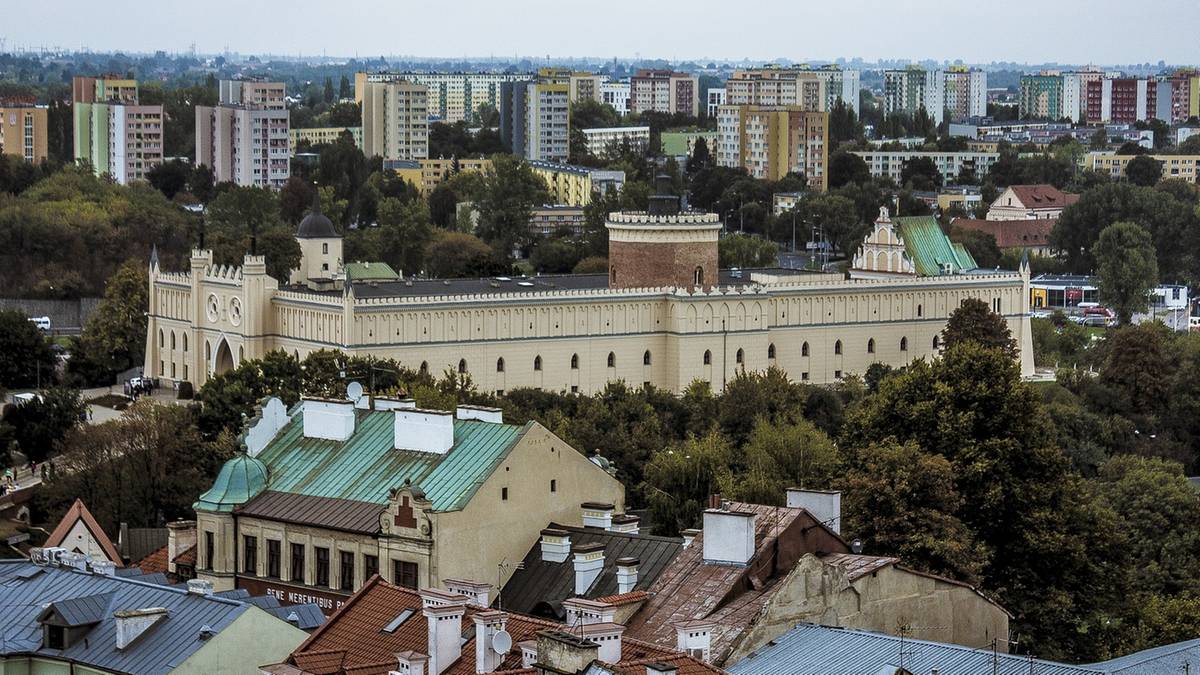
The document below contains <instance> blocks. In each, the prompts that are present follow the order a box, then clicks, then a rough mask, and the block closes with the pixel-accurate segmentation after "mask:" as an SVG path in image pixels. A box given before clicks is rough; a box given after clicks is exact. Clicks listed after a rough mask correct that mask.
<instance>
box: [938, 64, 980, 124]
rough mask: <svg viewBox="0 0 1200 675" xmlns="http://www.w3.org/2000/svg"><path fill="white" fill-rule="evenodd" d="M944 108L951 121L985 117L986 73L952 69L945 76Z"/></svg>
mask: <svg viewBox="0 0 1200 675" xmlns="http://www.w3.org/2000/svg"><path fill="white" fill-rule="evenodd" d="M944 96H945V107H946V110H947V111H949V113H950V118H951V119H952V120H963V119H967V118H971V117H984V116H986V115H987V73H985V72H983V71H982V70H978V69H968V68H964V67H954V68H951V69H949V70H947V71H946V75H945V95H944Z"/></svg>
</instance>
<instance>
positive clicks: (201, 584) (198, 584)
mask: <svg viewBox="0 0 1200 675" xmlns="http://www.w3.org/2000/svg"><path fill="white" fill-rule="evenodd" d="M187 592H188V593H191V594H192V595H205V596H208V595H212V594H213V585H212V582H211V581H208V580H207V579H188V582H187Z"/></svg>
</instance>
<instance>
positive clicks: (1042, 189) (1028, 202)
mask: <svg viewBox="0 0 1200 675" xmlns="http://www.w3.org/2000/svg"><path fill="white" fill-rule="evenodd" d="M1008 189H1010V190H1012V191H1013V194H1015V195H1016V196H1017V199H1019V200H1020V201H1021V204H1023V205H1024V206H1025V208H1029V209H1061V208H1063V207H1066V206H1069V205H1071V204H1074V203H1075V202H1077V201H1079V195H1076V194H1068V193H1065V192H1063V191H1062V190H1059V189H1058V188H1056V187H1054V186H1053V185H1010V186H1008Z"/></svg>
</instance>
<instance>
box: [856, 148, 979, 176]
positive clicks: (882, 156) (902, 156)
mask: <svg viewBox="0 0 1200 675" xmlns="http://www.w3.org/2000/svg"><path fill="white" fill-rule="evenodd" d="M854 154H856V155H858V156H859V157H861V158H862V159H863V161H865V162H866V163H867V168H868V169H869V170H870V171H871V175H872V176H874V177H880V178H891V179H892V180H894V181H896V182H897V183H899V182H900V173H901V172H902V171H903V170H904V165H905V164H906V163H908V162H909V161H910V160H913V159H916V158H918V157H928V158H929V159H931V160H933V163H934V165H936V166H937V168H938V171H939V172H941V174H942V180H943V181H944V182H946V183H950V182H953V181H954V180H955V179H956V178H957V177H958V175H959V174H960V173H962V172H963V170H964V169H969V170H971V171H974V172H975V175H976V176H977V177H979V178H982V177H984V176H986V175H987V174H988V172H989V171H990V170H991V168H992V165H993V164H995V163H996V162H997V161H999V160H1000V154H999V153H996V152H924V151H920V150H868V151H863V152H855V153H854Z"/></svg>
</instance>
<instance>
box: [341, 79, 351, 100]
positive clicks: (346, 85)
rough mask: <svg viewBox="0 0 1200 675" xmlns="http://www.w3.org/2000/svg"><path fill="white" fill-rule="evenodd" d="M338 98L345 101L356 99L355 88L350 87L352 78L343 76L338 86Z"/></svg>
mask: <svg viewBox="0 0 1200 675" xmlns="http://www.w3.org/2000/svg"><path fill="white" fill-rule="evenodd" d="M338 98H339V99H340V100H343V101H344V100H346V99H349V98H354V88H353V87H352V86H350V78H349V77H346V76H345V75H343V76H342V81H341V82H340V83H339V84H338Z"/></svg>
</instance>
